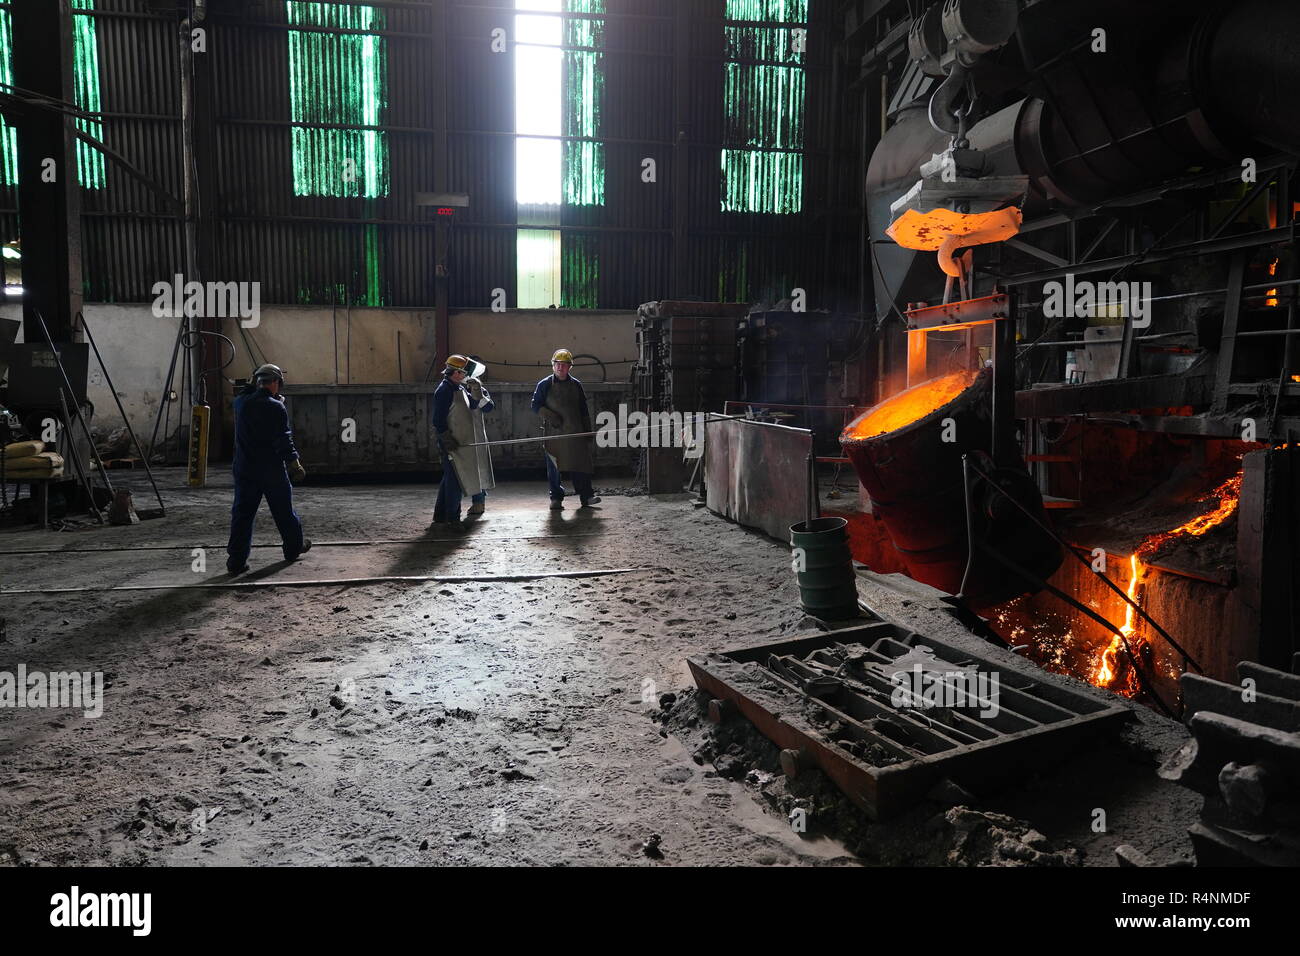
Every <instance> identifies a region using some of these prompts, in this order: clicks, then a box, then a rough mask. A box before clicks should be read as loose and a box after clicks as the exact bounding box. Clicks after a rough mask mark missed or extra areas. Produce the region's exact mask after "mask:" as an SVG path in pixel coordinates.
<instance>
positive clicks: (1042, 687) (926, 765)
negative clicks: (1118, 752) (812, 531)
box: [688, 622, 1131, 819]
mask: <svg viewBox="0 0 1300 956" xmlns="http://www.w3.org/2000/svg"><path fill="white" fill-rule="evenodd" d="M688 663H689V665H690V668H691V673H692V675H693V676H694V678H695V682H696V684H697V685H698V686H699V687H700V688H701V689H702V690H704V691H706V692H707V693H710V694H712V695H713V696H714V697H716V698H718V699H719V701H721V702H723V703H722V706H721V707H718V706H716V705H715V707H714V708H713V712H714V713H716V714H719V715H721V714H725V713H727V712H728V711H732V710H735V711H738V712H739V713H740V714H742V715H743V716H744V717H746V718H747V719H749V720H750V721H751V722H752V723H753V724H754V725H755V726H756V727H757V728H758V729H759V731H761V732H762V733H763V735H764V736H766V737H767V738H768V739H769V740H771V741H772V742H773V743H775V744H776V745H777V746H779V747H782V748H783V749H784V750H785V753H783V754H782V764H783V766H784V767H786V770H787V773H793V772H797V770H798V768H800V767H808V766H816V767H819V768H820V769H821V770H823V771H824V772H825V773H826V774H827V775H828V776H829V777H830V778H831V779H832V780H834V781H835V783H836V784H837V785H838V786H839V787H840V789H841V790H843V791H844V792H845V794H846V795H847V796H848V797H849V798H850V799H852V800H853V801H854V802H855V803H857V804H858V805H859V806H861V807H862V808H863V809H864V810H865V811H866V812H867V813H868V814H870V815H871V816H872V817H873V818H875V819H884V818H886V817H889V816H893V815H895V814H897V813H899V812H902V811H904V810H906V809H907V808H908V807H909V806H911V805H912V804H914V803H915V802H916V801H917V800H919V799H921V798H923V797H924V796H925V795H926V794H927V793H928V792H930V791H931V790H932V789H933V788H934V786H935V785H936V784H938V783H940V782H941V781H943V780H944V779H948V780H951V781H953V782H954V783H956V784H958V785H959V786H961V787H963V788H964V789H966V790H969V791H972V792H975V793H977V794H978V793H980V792H981V791H988V790H991V789H994V788H996V787H997V786H999V785H1001V784H1004V783H1006V782H1007V781H1008V780H1009V779H1011V777H1012V776H1013V775H1014V774H1015V773H1016V772H1017V771H1024V770H1027V769H1030V768H1031V767H1033V766H1034V765H1035V764H1036V763H1038V764H1042V763H1046V762H1047V761H1048V760H1049V759H1050V758H1052V757H1057V756H1060V755H1061V754H1064V753H1065V752H1066V751H1067V750H1068V748H1069V747H1070V746H1072V745H1074V744H1077V743H1078V742H1079V741H1080V740H1082V739H1084V738H1085V737H1087V736H1090V735H1092V734H1094V733H1096V732H1097V731H1098V730H1100V729H1102V728H1103V727H1104V726H1107V725H1110V724H1112V723H1115V722H1117V721H1120V720H1123V719H1127V718H1128V717H1130V716H1131V714H1130V711H1129V710H1128V709H1127V708H1125V707H1123V706H1122V705H1120V704H1108V703H1105V702H1103V701H1100V700H1097V699H1095V698H1093V697H1091V696H1088V695H1086V694H1084V693H1076V692H1074V691H1070V690H1068V689H1064V688H1062V687H1059V686H1057V685H1056V684H1055V683H1049V682H1046V681H1037V680H1035V679H1034V677H1033V676H1032V675H1028V674H1025V673H1023V672H1020V671H1007V670H1003V669H1002V668H1001V665H999V664H997V663H995V662H994V661H991V660H989V659H986V658H983V657H979V656H976V655H972V654H970V653H968V652H966V651H964V650H961V649H959V648H956V647H953V646H951V645H948V644H945V643H944V642H942V641H938V640H935V639H933V638H928V637H922V636H920V635H918V634H908V633H906V632H904V631H902V630H901V629H899V628H897V627H896V626H895V625H892V624H888V623H884V622H878V623H873V624H867V625H864V626H861V627H853V628H846V629H841V630H838V631H836V632H834V633H833V634H817V635H814V636H811V637H805V638H796V639H794V640H790V641H784V642H781V643H779V644H764V645H756V646H753V647H747V648H741V649H739V650H734V651H728V652H725V653H720V654H709V655H707V656H705V657H697V658H692V659H691V660H690V661H688ZM900 675H901V676H900ZM995 679H996V680H995ZM923 688H924V689H923ZM990 691H991V692H992V693H990Z"/></svg>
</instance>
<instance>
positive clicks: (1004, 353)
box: [990, 293, 1016, 468]
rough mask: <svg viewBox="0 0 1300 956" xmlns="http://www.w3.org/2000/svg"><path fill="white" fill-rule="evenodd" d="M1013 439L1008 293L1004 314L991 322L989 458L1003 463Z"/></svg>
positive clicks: (1012, 321) (1012, 322) (1012, 333)
mask: <svg viewBox="0 0 1300 956" xmlns="http://www.w3.org/2000/svg"><path fill="white" fill-rule="evenodd" d="M1015 440H1016V296H1015V293H1009V294H1008V299H1007V303H1006V317H1005V318H1003V319H1001V320H1000V321H997V322H994V323H993V441H992V445H991V446H990V447H991V448H992V449H993V460H994V461H995V462H996V463H997V465H998V467H1000V468H1002V467H1007V466H1008V465H1009V464H1010V463H1011V461H1012V460H1013V459H1014V458H1015Z"/></svg>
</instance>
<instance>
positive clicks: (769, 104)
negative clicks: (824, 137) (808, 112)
mask: <svg viewBox="0 0 1300 956" xmlns="http://www.w3.org/2000/svg"><path fill="white" fill-rule="evenodd" d="M726 15H727V18H728V19H729V20H732V21H750V22H748V23H745V24H740V23H731V24H728V25H726V26H724V27H723V33H724V41H725V45H726V54H727V56H728V58H729V60H730V62H728V63H726V64H725V65H724V73H723V116H724V120H723V143H724V144H725V145H724V147H723V149H722V156H721V164H722V209H723V211H724V212H764V213H778V214H790V213H797V212H799V211H800V209H802V207H803V154H802V152H800V151H801V150H802V149H803V146H804V113H805V109H804V104H805V97H806V86H805V75H804V70H803V64H804V61H805V54H804V52H803V50H802V49H800V48H798V47H797V46H796V44H795V42H794V33H793V29H794V28H792V27H785V26H780V27H776V26H762V25H760V24H761V23H763V22H767V23H806V22H807V19H808V3H807V0H728V2H727V11H726ZM753 60H760V61H764V62H760V63H754V62H748V61H753ZM787 64H788V65H787Z"/></svg>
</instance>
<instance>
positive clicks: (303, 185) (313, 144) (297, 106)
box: [285, 0, 389, 199]
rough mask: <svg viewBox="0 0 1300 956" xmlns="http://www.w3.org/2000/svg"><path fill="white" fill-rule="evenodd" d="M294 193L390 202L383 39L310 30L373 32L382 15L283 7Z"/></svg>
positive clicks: (291, 1) (293, 1) (292, 2)
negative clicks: (287, 28)
mask: <svg viewBox="0 0 1300 956" xmlns="http://www.w3.org/2000/svg"><path fill="white" fill-rule="evenodd" d="M285 7H286V11H287V13H288V18H289V24H290V26H293V27H301V28H303V29H294V30H290V31H289V119H290V121H291V122H293V123H295V124H325V125H328V126H329V127H344V128H321V127H319V126H311V125H298V126H294V127H293V129H292V133H291V137H292V145H293V189H294V193H295V195H299V196H362V197H365V198H368V199H375V198H379V197H381V196H387V195H388V189H389V175H388V140H387V136H386V134H385V133H384V132H383V131H381V130H376V129H347V128H346V127H349V126H352V127H368V126H378V125H379V121H380V115H381V113H382V111H383V108H384V106H385V105H386V104H387V101H388V86H387V84H388V70H387V55H388V52H387V46H386V43H385V40H384V38H383V37H380V36H375V35H366V34H361V33H321V32H319V31H314V30H311V27H331V28H339V29H346V30H378V29H381V28H382V27H383V26H384V17H383V11H382V9H381V8H379V7H372V6H361V5H344V4H336V3H309V2H305V0H286V3H285Z"/></svg>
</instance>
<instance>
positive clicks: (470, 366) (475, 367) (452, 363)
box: [447, 355, 487, 378]
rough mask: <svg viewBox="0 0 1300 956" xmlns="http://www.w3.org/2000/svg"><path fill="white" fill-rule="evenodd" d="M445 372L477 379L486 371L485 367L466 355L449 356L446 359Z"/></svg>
mask: <svg viewBox="0 0 1300 956" xmlns="http://www.w3.org/2000/svg"><path fill="white" fill-rule="evenodd" d="M447 371H449V372H464V373H465V377H466V378H478V377H479V376H481V375H482V374H483V373H484V372H486V371H487V366H486V365H484V364H483V363H482V362H480V361H478V359H474V358H470V357H469V356H468V355H449V356H448V357H447Z"/></svg>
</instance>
